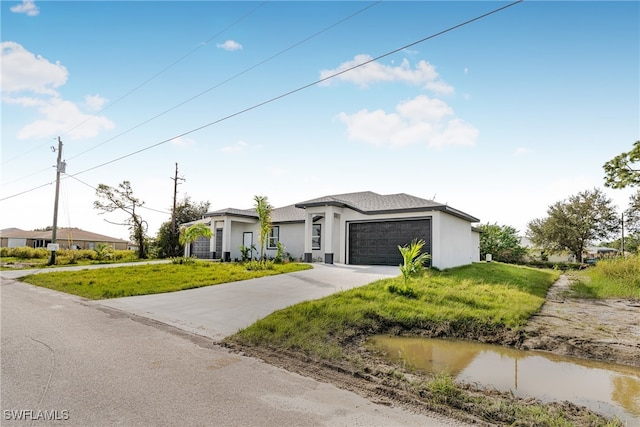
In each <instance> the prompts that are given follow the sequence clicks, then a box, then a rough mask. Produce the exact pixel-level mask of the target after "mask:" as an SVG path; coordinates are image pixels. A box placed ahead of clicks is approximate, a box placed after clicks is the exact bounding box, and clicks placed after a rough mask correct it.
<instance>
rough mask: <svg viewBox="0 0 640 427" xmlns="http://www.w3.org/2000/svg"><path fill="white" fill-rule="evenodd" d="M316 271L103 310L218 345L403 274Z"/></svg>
mask: <svg viewBox="0 0 640 427" xmlns="http://www.w3.org/2000/svg"><path fill="white" fill-rule="evenodd" d="M313 267H314V268H313V269H311V270H304V271H299V272H296V273H290V274H283V275H277V276H269V277H261V278H259V279H252V280H245V281H242V282H234V283H225V284H222V285H217V286H207V287H203V288H197V289H190V290H186V291H180V292H172V293H165V294H155V295H141V296H135V297H126V298H116V299H109V300H101V301H99V302H98V304H100V305H104V306H108V307H111V308H116V309H119V310H123V311H126V312H128V313H134V314H137V315H139V316H143V317H147V318H151V319H154V320H158V321H160V322H163V323H166V324H168V325H172V326H175V327H178V328H180V329H184V330H186V331H189V332H193V333H196V334H198V335H203V336H206V337H209V338H212V339H213V340H215V341H219V340H221V339H222V338H224V337H226V336H228V335H231V334H233V333H235V332H237V331H238V330H240V329H242V328H245V327H247V326H249V325H251V324H252V323H254V322H255V321H256V320H258V319H261V318H263V317H265V316H267V315H269V314H271V313H273V312H274V311H276V310H279V309H282V308H285V307H288V306H290V305H292V304H297V303H299V302H301V301H305V300H311V299H318V298H322V297H325V296H327V295H330V294H332V293H335V292H339V291H342V290H347V289H351V288H354V287H357V286H363V285H366V284H367V283H371V282H374V281H376V280H379V279H383V278H386V277H394V276H398V275H399V274H400V272H399V270H398V267H388V266H358V265H344V264H334V265H327V264H313Z"/></svg>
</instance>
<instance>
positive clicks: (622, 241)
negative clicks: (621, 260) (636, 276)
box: [620, 212, 624, 257]
mask: <svg viewBox="0 0 640 427" xmlns="http://www.w3.org/2000/svg"><path fill="white" fill-rule="evenodd" d="M620 242H621V245H620V247H621V249H622V256H623V257H624V212H622V240H621V241H620Z"/></svg>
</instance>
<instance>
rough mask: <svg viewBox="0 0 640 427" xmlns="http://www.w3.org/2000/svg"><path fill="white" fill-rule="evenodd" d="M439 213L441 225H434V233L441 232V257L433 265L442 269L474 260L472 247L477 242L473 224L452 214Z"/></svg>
mask: <svg viewBox="0 0 640 427" xmlns="http://www.w3.org/2000/svg"><path fill="white" fill-rule="evenodd" d="M438 214H439V215H438V216H439V227H438V228H435V227H434V234H436V233H437V234H439V238H440V242H439V248H438V250H439V257H438V262H437V264H436V263H434V264H433V265H434V266H435V267H438V268H441V269H442V268H451V267H457V266H459V265H466V264H471V263H472V262H473V261H474V259H473V255H472V249H473V247H474V244H475V243H474V241H473V240H474V239H472V236H471V234H472V232H471V224H470V223H469V222H468V221H465V220H463V219H460V218H458V217H455V216H452V215H448V214H444V213H442V212H438ZM474 234H477V233H474ZM478 244H479V241H478ZM476 247H478V246H476Z"/></svg>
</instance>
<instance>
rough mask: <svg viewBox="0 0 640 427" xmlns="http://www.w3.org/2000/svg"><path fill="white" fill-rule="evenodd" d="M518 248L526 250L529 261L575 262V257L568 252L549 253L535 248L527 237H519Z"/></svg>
mask: <svg viewBox="0 0 640 427" xmlns="http://www.w3.org/2000/svg"><path fill="white" fill-rule="evenodd" d="M520 246H522V247H523V248H525V249H526V250H527V255H526V258H528V259H529V260H531V261H536V260H540V261H549V262H576V256H575V255H574V254H572V253H569V252H568V251H562V252H556V253H550V252H548V251H545V250H544V249H542V248H539V247H537V246H536V245H535V244H534V243H533V242H532V241H531V240H530V239H529V238H528V237H520Z"/></svg>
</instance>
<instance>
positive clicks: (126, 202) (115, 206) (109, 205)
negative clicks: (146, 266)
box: [93, 181, 147, 259]
mask: <svg viewBox="0 0 640 427" xmlns="http://www.w3.org/2000/svg"><path fill="white" fill-rule="evenodd" d="M96 195H97V196H98V197H99V198H100V199H99V200H96V201H95V202H93V207H94V208H95V209H99V210H101V211H103V212H102V213H106V212H114V211H117V210H120V211H123V212H125V213H126V214H127V215H128V216H129V218H127V220H126V221H125V222H124V223H122V224H120V225H126V226H128V227H129V231H130V232H131V239H132V240H133V241H134V242H135V243H136V245H138V258H141V259H144V258H146V257H147V251H146V246H147V242H146V232H147V222H146V221H144V220H143V219H142V216H140V214H139V213H137V212H136V208H140V207H142V206H144V202H141V201H140V200H139V199H138V198H137V197H135V196H134V195H133V190H132V189H131V183H130V182H129V181H122V182H121V183H120V184H118V187H117V188H116V187H109V186H108V185H106V184H100V185H98V188H97V190H96Z"/></svg>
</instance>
